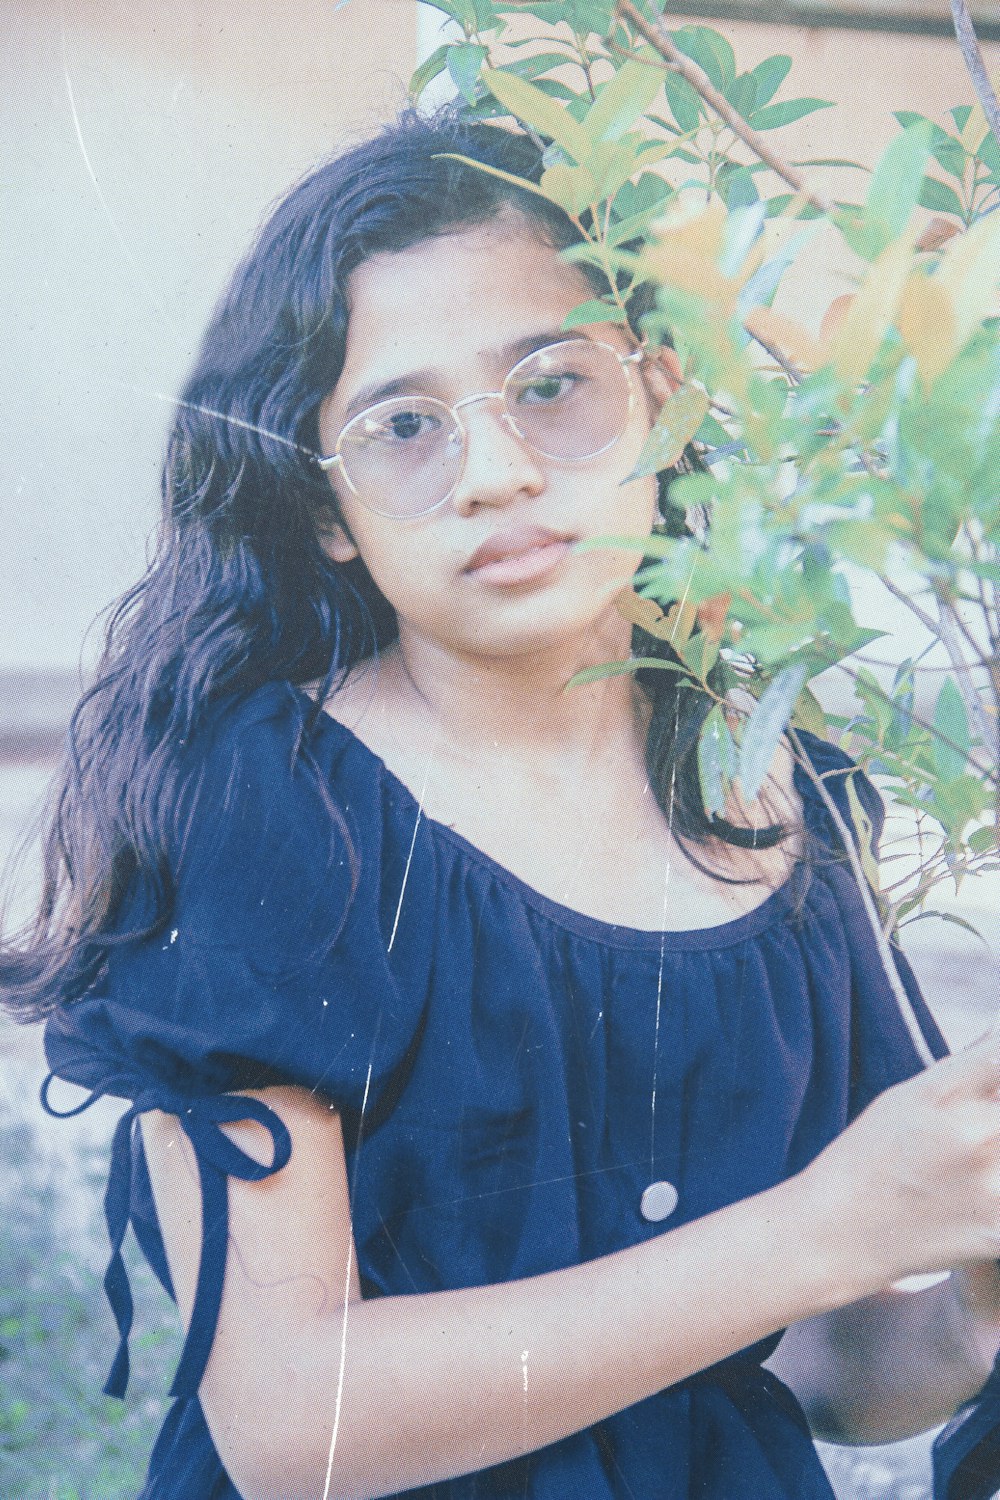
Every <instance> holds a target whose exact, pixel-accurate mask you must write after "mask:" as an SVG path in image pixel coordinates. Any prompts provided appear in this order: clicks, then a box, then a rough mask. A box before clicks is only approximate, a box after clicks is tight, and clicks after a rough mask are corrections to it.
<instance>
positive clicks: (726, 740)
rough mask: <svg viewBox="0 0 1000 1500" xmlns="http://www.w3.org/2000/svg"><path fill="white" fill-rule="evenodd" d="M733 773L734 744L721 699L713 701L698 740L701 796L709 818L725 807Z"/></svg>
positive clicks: (734, 771) (734, 764)
mask: <svg viewBox="0 0 1000 1500" xmlns="http://www.w3.org/2000/svg"><path fill="white" fill-rule="evenodd" d="M735 774H736V747H735V745H734V744H733V737H732V734H731V733H730V730H729V725H728V723H727V722H726V715H725V710H724V709H723V706H722V704H721V703H716V704H715V706H714V708H712V709H711V710H710V711H709V713H708V715H707V717H706V719H705V722H704V724H703V725H702V727H701V735H700V737H699V740H698V780H699V782H700V784H701V800H702V802H703V804H704V807H705V811H706V813H707V814H708V816H709V817H710V818H711V817H714V816H715V814H716V813H721V812H723V811H724V809H725V806H726V799H727V797H728V794H729V789H730V786H731V784H732V780H733V776H734V775H735Z"/></svg>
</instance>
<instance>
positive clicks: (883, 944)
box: [788, 725, 935, 1067]
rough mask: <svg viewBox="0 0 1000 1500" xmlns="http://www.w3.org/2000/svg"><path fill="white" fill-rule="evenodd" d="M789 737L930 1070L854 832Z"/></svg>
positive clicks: (798, 742) (793, 734)
mask: <svg viewBox="0 0 1000 1500" xmlns="http://www.w3.org/2000/svg"><path fill="white" fill-rule="evenodd" d="M788 736H789V739H790V740H791V743H792V746H793V748H794V750H795V755H796V759H797V761H798V763H799V765H800V766H801V767H802V769H803V770H804V771H805V773H806V775H807V776H808V777H809V780H810V781H811V782H812V784H813V786H814V787H815V788H816V790H817V791H818V793H819V795H820V798H821V800H822V802H823V806H824V807H825V808H826V810H827V812H828V813H829V814H830V818H831V820H832V822H833V825H834V827H835V828H836V830H837V832H838V833H839V835H840V838H841V842H842V843H843V845H844V849H845V851H846V854H847V858H848V860H849V862H850V866H851V872H852V874H853V875H854V879H855V881H856V882H857V887H858V891H859V893H860V895H861V902H862V905H863V906H864V909H865V915H866V917H867V918H868V922H869V925H870V926H871V930H872V936H873V937H874V939H875V946H876V948H877V949H878V955H879V958H880V959H881V960H882V967H883V969H884V970H885V977H886V979H887V980H888V982H889V987H890V989H891V990H892V993H893V997H894V999H895V1001H896V1004H897V1005H898V1006H899V1013H900V1016H901V1017H902V1020H903V1022H904V1024H905V1026H906V1029H907V1031H908V1032H909V1033H910V1040H911V1041H912V1043H913V1048H914V1051H915V1052H916V1054H917V1056H918V1057H919V1058H920V1060H921V1062H922V1063H923V1064H924V1065H925V1067H930V1066H931V1064H932V1063H933V1062H934V1061H935V1057H934V1054H933V1052H932V1051H931V1049H930V1047H929V1046H928V1045H927V1038H926V1037H925V1036H924V1033H923V1029H922V1028H921V1025H920V1022H919V1021H918V1019H917V1013H916V1011H915V1010H914V1008H913V1003H912V1001H911V1000H910V997H909V995H908V994H907V993H906V988H905V986H904V984H903V981H902V979H901V978H900V977H899V970H898V969H897V968H896V960H895V959H894V957H893V953H892V944H891V943H890V942H889V939H888V937H887V936H886V934H885V931H884V929H883V927H882V922H881V919H880V917H879V914H878V909H877V907H876V905H875V898H874V896H873V895H872V888H871V886H870V885H869V884H868V878H867V876H866V875H865V872H864V867H863V866H862V863H861V856H860V855H859V854H858V850H857V846H856V845H855V842H854V838H853V835H852V834H851V831H850V829H849V828H848V827H847V824H846V823H845V822H844V819H843V818H842V817H841V813H840V809H839V807H838V806H837V804H836V802H835V801H834V800H833V798H832V797H831V795H830V793H829V790H828V789H827V787H826V785H825V783H824V781H823V778H822V776H821V775H820V774H819V772H818V771H817V770H816V768H815V766H814V765H813V764H812V761H811V760H810V759H809V757H808V755H806V753H805V750H804V749H803V748H802V741H801V740H800V739H799V737H798V735H797V734H796V732H795V730H794V729H793V728H792V727H791V725H789V728H788Z"/></svg>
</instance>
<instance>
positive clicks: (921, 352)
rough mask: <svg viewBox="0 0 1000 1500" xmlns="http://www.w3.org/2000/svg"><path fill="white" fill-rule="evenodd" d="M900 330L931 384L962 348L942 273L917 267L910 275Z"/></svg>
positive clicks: (920, 368)
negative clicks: (937, 274)
mask: <svg viewBox="0 0 1000 1500" xmlns="http://www.w3.org/2000/svg"><path fill="white" fill-rule="evenodd" d="M899 331H900V333H901V334H902V336H903V342H904V343H905V345H906V347H907V348H908V349H909V351H910V353H911V354H912V355H913V358H914V359H915V360H916V362H917V369H918V371H919V372H920V378H921V379H922V380H923V382H924V384H925V385H930V383H931V381H933V380H936V379H937V377H938V376H939V375H940V374H941V372H942V371H943V370H946V369H947V368H948V366H949V365H950V364H951V362H952V360H953V359H954V357H955V355H956V353H957V352H958V349H957V334H956V321H955V308H954V305H953V303H952V300H951V293H950V292H949V290H948V288H947V287H946V286H945V285H943V284H942V281H941V277H940V276H927V275H925V274H924V273H923V272H922V271H916V272H914V273H913V275H911V276H910V277H909V279H908V280H907V283H906V285H905V287H904V288H903V296H902V300H901V301H900V305H899Z"/></svg>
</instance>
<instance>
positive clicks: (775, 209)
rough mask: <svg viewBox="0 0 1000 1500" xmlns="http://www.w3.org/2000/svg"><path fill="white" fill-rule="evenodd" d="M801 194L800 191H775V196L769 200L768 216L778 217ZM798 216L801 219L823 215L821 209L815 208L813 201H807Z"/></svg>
mask: <svg viewBox="0 0 1000 1500" xmlns="http://www.w3.org/2000/svg"><path fill="white" fill-rule="evenodd" d="M799 196H800V195H799V194H798V193H775V194H774V196H773V198H768V200H767V216H768V218H769V219H776V218H777V217H778V215H779V214H783V213H784V212H785V210H786V208H787V207H788V205H789V204H790V203H791V201H792V199H793V198H797V197H799ZM796 217H797V218H799V219H819V218H821V217H822V214H821V210H820V209H818V208H814V207H813V205H812V204H811V203H806V204H804V205H803V206H802V208H801V209H800V210H799V212H798V214H797V216H796Z"/></svg>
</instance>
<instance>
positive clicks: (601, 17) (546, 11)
mask: <svg viewBox="0 0 1000 1500" xmlns="http://www.w3.org/2000/svg"><path fill="white" fill-rule="evenodd" d="M517 9H518V13H519V14H521V15H524V14H527V15H529V16H535V17H536V19H537V20H539V21H544V22H545V24H546V25H547V26H558V25H559V23H560V22H564V23H565V24H566V25H567V26H569V27H570V28H571V29H572V30H573V32H574V33H575V34H576V35H577V36H583V37H587V36H589V35H590V34H591V33H592V32H595V31H596V32H597V33H598V35H599V36H606V35H607V33H608V31H609V30H610V29H611V13H612V10H613V6H612V4H611V0H562V3H559V0H550V3H545V0H539V3H538V4H535V5H519V6H518V7H517Z"/></svg>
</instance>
